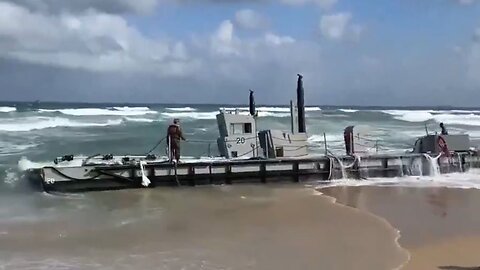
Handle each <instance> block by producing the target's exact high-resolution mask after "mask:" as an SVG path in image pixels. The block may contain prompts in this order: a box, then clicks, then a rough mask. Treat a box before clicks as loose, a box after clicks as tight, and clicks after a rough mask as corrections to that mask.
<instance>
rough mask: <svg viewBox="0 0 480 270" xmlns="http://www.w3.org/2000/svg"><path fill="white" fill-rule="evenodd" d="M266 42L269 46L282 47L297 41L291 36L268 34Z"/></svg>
mask: <svg viewBox="0 0 480 270" xmlns="http://www.w3.org/2000/svg"><path fill="white" fill-rule="evenodd" d="M265 42H266V43H267V44H269V45H274V46H280V45H284V44H291V43H294V42H295V39H294V38H292V37H290V36H277V35H275V34H273V33H266V34H265Z"/></svg>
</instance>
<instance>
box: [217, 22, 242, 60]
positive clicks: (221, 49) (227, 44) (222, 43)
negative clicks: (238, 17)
mask: <svg viewBox="0 0 480 270" xmlns="http://www.w3.org/2000/svg"><path fill="white" fill-rule="evenodd" d="M238 42H239V41H238V39H237V38H236V37H235V36H234V26H233V23H232V22H231V21H230V20H225V21H223V22H222V23H221V24H220V26H219V27H218V29H217V31H216V32H215V33H214V34H213V36H212V38H211V48H212V50H213V52H214V53H216V54H219V55H225V56H226V55H239V54H240V53H239V51H238V49H237V48H236V47H237V45H238Z"/></svg>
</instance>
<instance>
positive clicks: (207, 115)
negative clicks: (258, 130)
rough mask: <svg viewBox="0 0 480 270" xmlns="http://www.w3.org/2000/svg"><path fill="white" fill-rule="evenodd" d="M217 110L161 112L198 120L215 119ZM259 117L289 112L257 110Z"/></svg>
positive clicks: (276, 115)
mask: <svg viewBox="0 0 480 270" xmlns="http://www.w3.org/2000/svg"><path fill="white" fill-rule="evenodd" d="M218 113H219V112H163V113H162V116H163V117H166V118H190V119H199V120H210V119H216V117H217V114H218ZM239 114H241V115H248V114H249V113H248V111H239ZM258 116H259V117H289V116H290V113H283V112H267V111H259V112H258Z"/></svg>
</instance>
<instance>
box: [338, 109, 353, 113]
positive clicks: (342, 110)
mask: <svg viewBox="0 0 480 270" xmlns="http://www.w3.org/2000/svg"><path fill="white" fill-rule="evenodd" d="M338 110H339V111H341V112H345V113H354V112H358V110H353V109H338Z"/></svg>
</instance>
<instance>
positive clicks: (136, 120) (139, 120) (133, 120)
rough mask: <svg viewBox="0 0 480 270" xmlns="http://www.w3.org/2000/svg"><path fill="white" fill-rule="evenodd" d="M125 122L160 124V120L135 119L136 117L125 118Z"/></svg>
mask: <svg viewBox="0 0 480 270" xmlns="http://www.w3.org/2000/svg"><path fill="white" fill-rule="evenodd" d="M123 119H125V121H128V122H138V123H153V122H158V121H160V120H158V119H150V118H134V117H124V118H123Z"/></svg>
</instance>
